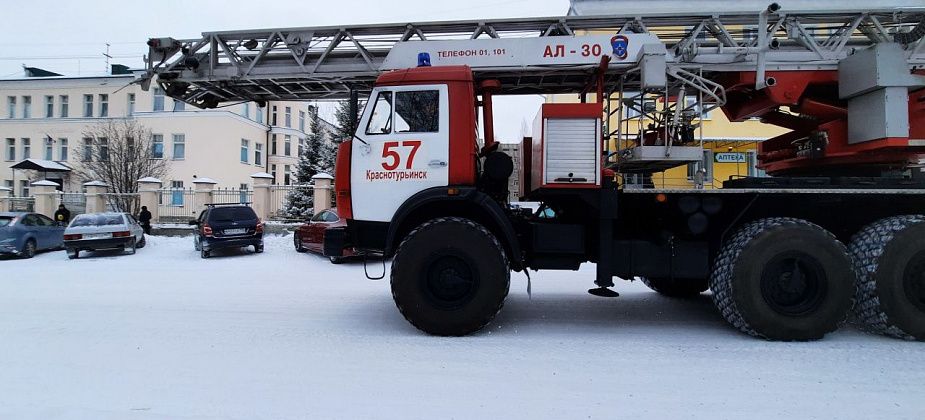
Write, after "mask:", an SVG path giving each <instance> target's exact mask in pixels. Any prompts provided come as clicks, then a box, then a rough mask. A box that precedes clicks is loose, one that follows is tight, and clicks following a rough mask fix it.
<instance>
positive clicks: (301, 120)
mask: <svg viewBox="0 0 925 420" xmlns="http://www.w3.org/2000/svg"><path fill="white" fill-rule="evenodd" d="M299 130H301V131H302V132H303V133H304V132H305V111H299Z"/></svg>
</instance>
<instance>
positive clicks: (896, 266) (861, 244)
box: [848, 216, 925, 341]
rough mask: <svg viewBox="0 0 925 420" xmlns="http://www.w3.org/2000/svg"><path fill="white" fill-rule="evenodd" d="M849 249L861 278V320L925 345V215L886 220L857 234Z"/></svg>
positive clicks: (871, 328)
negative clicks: (924, 342)
mask: <svg viewBox="0 0 925 420" xmlns="http://www.w3.org/2000/svg"><path fill="white" fill-rule="evenodd" d="M848 249H849V251H850V253H851V259H852V261H853V263H854V271H855V273H856V275H857V278H858V288H857V295H856V297H855V300H856V304H855V307H854V319H855V321H857V322H858V323H859V324H860V325H861V326H862V327H863V328H865V329H867V330H869V331H871V332H875V333H878V334H884V335H888V336H892V337H897V338H902V339H905V340H919V341H925V216H896V217H890V218H886V219H883V220H880V221H878V222H876V223H873V224H871V225H869V226H867V227H865V228H863V229H861V231H860V232H858V233H857V234H856V235H854V237H853V238H852V239H851V244H850V245H849V247H848Z"/></svg>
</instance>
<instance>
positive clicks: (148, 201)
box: [138, 176, 163, 223]
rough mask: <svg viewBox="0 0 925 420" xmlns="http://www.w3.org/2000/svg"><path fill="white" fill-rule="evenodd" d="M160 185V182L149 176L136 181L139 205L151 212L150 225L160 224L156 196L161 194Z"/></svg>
mask: <svg viewBox="0 0 925 420" xmlns="http://www.w3.org/2000/svg"><path fill="white" fill-rule="evenodd" d="M161 185H163V183H162V182H161V180H159V179H157V178H153V177H150V176H149V177H146V178H141V179H139V180H138V201H139V205H141V206H144V207H147V208H148V211H149V212H151V223H160V206H159V205H158V195H160V193H161Z"/></svg>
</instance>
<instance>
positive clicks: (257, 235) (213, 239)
mask: <svg viewBox="0 0 925 420" xmlns="http://www.w3.org/2000/svg"><path fill="white" fill-rule="evenodd" d="M190 225H194V226H197V227H198V229H196V235H194V237H193V241H194V246H195V247H196V250H197V251H199V255H200V256H201V257H202V258H209V257H210V256H211V255H212V251H214V250H216V249H225V248H244V247H248V246H253V247H254V251H256V252H257V253H261V252H263V222H261V221H260V218H259V217H257V213H255V212H254V209H252V208H250V207H249V206H247V205H246V204H209V205H208V206H207V208H206V209H205V210H203V211H202V213H200V214H199V218H198V219H196V220H192V221H190Z"/></svg>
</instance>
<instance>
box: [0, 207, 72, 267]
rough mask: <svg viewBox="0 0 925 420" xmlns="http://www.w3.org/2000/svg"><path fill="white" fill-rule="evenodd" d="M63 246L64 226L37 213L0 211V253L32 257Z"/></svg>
mask: <svg viewBox="0 0 925 420" xmlns="http://www.w3.org/2000/svg"><path fill="white" fill-rule="evenodd" d="M63 247H64V226H60V225H58V224H57V223H55V222H54V221H53V220H51V219H50V218H48V217H46V216H44V215H41V214H38V213H23V212H8V213H0V254H6V255H16V256H19V257H23V258H32V257H34V256H35V253H36V252H38V251H43V250H48V249H61V248H63Z"/></svg>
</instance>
